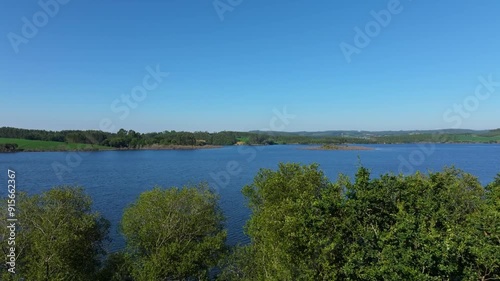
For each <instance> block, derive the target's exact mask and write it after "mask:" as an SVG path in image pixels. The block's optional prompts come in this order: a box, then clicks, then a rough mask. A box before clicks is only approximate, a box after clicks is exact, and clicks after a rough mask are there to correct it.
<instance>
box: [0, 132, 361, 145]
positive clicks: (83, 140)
mask: <svg viewBox="0 0 500 281" xmlns="http://www.w3.org/2000/svg"><path fill="white" fill-rule="evenodd" d="M0 138H17V139H27V140H42V141H57V142H66V143H79V144H90V145H101V146H109V147H114V148H130V149H137V148H144V147H152V146H155V145H159V146H169V145H184V146H204V145H234V144H237V143H240V144H249V145H272V144H287V143H296V144H311V143H317V144H321V143H339V144H340V143H346V142H351V143H356V142H357V143H360V142H361V143H367V142H368V143H370V141H367V140H363V139H358V138H344V137H322V138H317V137H306V136H298V135H278V134H273V133H269V134H265V133H251V132H234V131H221V132H214V133H209V132H183V131H180V132H178V131H163V132H153V133H139V132H136V131H134V130H128V131H127V130H125V129H120V130H119V131H118V132H116V133H109V132H103V131H96V130H80V131H78V130H66V131H45V130H30V129H19V128H12V127H2V128H0Z"/></svg>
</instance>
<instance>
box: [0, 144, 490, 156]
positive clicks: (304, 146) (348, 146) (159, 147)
mask: <svg viewBox="0 0 500 281" xmlns="http://www.w3.org/2000/svg"><path fill="white" fill-rule="evenodd" d="M417 144H454V145H466V144H482V145H495V144H496V145H498V143H481V142H448V143H437V142H436V143H433V142H414V143H377V144H369V145H417ZM275 145H298V146H302V147H299V148H297V149H300V150H319V151H321V150H322V151H328V150H337V151H368V150H375V148H374V147H370V146H361V145H359V144H353V145H351V144H342V145H332V146H331V147H328V146H329V145H323V146H322V145H318V144H299V143H289V144H273V145H269V146H275ZM230 146H267V145H253V144H238V145H236V144H235V145H203V146H195V145H151V146H145V147H140V148H114V147H109V148H108V147H106V148H103V147H99V148H92V147H82V148H74V149H69V148H56V149H54V148H49V149H19V150H16V151H2V150H0V154H4V153H20V152H102V151H138V150H144V151H147V150H204V149H218V148H223V147H230Z"/></svg>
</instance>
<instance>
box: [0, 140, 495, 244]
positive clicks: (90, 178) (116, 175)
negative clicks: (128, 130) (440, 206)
mask: <svg viewBox="0 0 500 281" xmlns="http://www.w3.org/2000/svg"><path fill="white" fill-rule="evenodd" d="M368 146H369V147H371V148H374V150H367V151H320V150H304V149H303V148H304V147H305V146H299V145H281V146H280V145H277V146H254V147H248V146H241V147H234V146H231V147H223V148H220V149H207V150H186V151H184V150H182V151H181V150H161V151H106V152H91V153H76V152H71V153H68V152H38V153H36V152H33V153H15V154H0V169H1V170H0V186H5V187H6V185H7V169H8V168H10V169H14V170H15V171H16V172H17V190H18V191H27V192H28V193H37V192H41V191H44V190H47V189H49V188H51V187H53V186H57V185H79V186H83V187H84V188H85V190H86V192H87V193H88V194H89V195H90V196H91V197H92V198H93V201H94V209H95V210H97V211H99V212H100V213H102V214H103V215H104V216H105V217H106V218H107V219H109V220H110V221H111V223H112V228H111V232H110V236H111V238H112V239H113V241H112V243H111V245H110V246H109V248H110V250H111V251H114V250H117V249H120V248H121V247H123V245H124V242H123V239H122V237H121V235H120V233H119V231H118V223H119V221H120V219H121V215H122V212H123V209H124V208H125V207H126V206H127V205H128V204H130V203H131V202H133V201H134V200H135V199H136V198H137V196H138V195H139V194H140V193H141V192H143V191H145V190H149V189H151V188H153V187H154V186H162V187H171V186H183V185H188V184H196V183H199V182H203V181H204V182H208V183H209V184H210V185H211V186H213V187H214V188H216V190H217V192H218V193H219V194H220V197H221V206H222V209H223V211H224V213H225V215H226V217H227V222H226V224H227V228H228V233H229V236H228V243H229V244H235V243H245V242H247V241H248V239H247V238H246V237H245V235H244V234H243V226H244V224H245V221H246V220H247V219H248V217H249V210H248V209H247V208H246V205H245V199H244V197H243V195H242V194H241V192H240V191H241V188H242V187H243V186H244V185H246V184H250V183H251V182H252V179H253V177H254V176H255V175H256V173H257V172H258V170H259V169H260V168H271V169H276V167H277V164H278V163H279V162H298V163H302V164H310V163H319V164H320V167H321V169H322V170H323V171H324V172H325V174H326V175H327V176H328V177H329V178H330V179H331V180H335V179H336V178H337V176H338V174H339V173H343V174H347V175H349V176H351V177H352V176H353V175H354V173H355V172H356V170H357V168H358V166H359V163H362V164H363V165H364V166H365V167H367V168H369V169H370V170H371V171H372V175H373V176H377V175H380V174H383V173H399V172H403V173H406V174H407V173H412V172H414V171H417V170H419V171H423V172H427V171H440V170H442V169H443V167H445V166H451V165H454V166H456V167H458V168H460V169H463V170H465V171H466V172H469V173H472V174H474V175H475V176H477V177H478V178H479V179H480V181H481V183H483V184H487V183H489V182H491V181H492V179H493V178H494V177H495V175H496V174H497V173H499V172H500V145H497V144H489V145H481V144H436V145H432V144H425V145H417V144H411V145H368ZM54 167H56V170H58V171H59V172H58V173H56V172H55V169H54ZM4 192H5V193H6V188H5V191H4ZM4 195H5V194H4Z"/></svg>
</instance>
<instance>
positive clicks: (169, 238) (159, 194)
mask: <svg viewBox="0 0 500 281" xmlns="http://www.w3.org/2000/svg"><path fill="white" fill-rule="evenodd" d="M122 231H123V234H124V235H125V238H126V242H127V251H128V254H129V255H130V256H131V258H132V275H133V277H134V278H135V280H137V281H142V280H144V281H146V280H148V281H149V280H192V279H197V280H206V279H207V278H208V273H209V270H210V269H211V268H213V267H214V266H215V265H216V264H217V262H218V260H219V258H220V257H221V255H222V254H223V253H224V251H225V245H224V242H225V239H226V231H225V230H223V215H222V212H221V210H220V209H219V207H218V196H217V195H216V194H214V193H213V192H212V191H211V190H210V189H209V188H208V187H207V186H206V185H199V186H195V187H184V188H169V189H161V188H155V189H153V190H151V191H147V192H144V193H142V194H141V195H140V197H139V199H138V200H137V202H135V203H133V204H132V205H131V206H130V207H128V208H127V209H126V210H125V213H124V215H123V219H122Z"/></svg>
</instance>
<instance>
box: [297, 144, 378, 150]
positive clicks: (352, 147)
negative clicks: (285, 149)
mask: <svg viewBox="0 0 500 281" xmlns="http://www.w3.org/2000/svg"><path fill="white" fill-rule="evenodd" d="M300 149H303V150H374V148H372V147H366V146H355V145H322V146H312V147H306V148H300Z"/></svg>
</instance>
